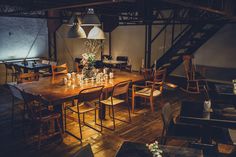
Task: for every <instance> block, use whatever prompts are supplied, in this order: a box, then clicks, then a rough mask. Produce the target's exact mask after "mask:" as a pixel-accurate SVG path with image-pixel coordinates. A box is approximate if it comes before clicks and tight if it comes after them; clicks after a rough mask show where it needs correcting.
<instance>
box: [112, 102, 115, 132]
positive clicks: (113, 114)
mask: <svg viewBox="0 0 236 157" xmlns="http://www.w3.org/2000/svg"><path fill="white" fill-rule="evenodd" d="M111 109H112V121H113V130H115V128H116V124H115V113H114V106H113V105H112V106H111Z"/></svg>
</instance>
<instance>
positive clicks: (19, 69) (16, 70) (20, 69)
mask: <svg viewBox="0 0 236 157" xmlns="http://www.w3.org/2000/svg"><path fill="white" fill-rule="evenodd" d="M13 66H14V69H15V72H16V73H18V74H20V73H23V70H22V68H21V67H19V66H18V65H13Z"/></svg>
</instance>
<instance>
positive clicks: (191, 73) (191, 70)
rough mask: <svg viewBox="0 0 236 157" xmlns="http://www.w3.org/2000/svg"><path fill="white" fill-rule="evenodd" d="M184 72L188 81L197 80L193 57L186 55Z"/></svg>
mask: <svg viewBox="0 0 236 157" xmlns="http://www.w3.org/2000/svg"><path fill="white" fill-rule="evenodd" d="M183 64H184V71H185V75H186V78H187V80H195V71H196V69H195V65H194V63H193V56H191V55H185V56H183Z"/></svg>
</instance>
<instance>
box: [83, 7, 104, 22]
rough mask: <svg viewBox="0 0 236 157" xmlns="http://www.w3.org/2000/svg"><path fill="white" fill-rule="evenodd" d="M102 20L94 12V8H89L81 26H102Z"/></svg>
mask: <svg viewBox="0 0 236 157" xmlns="http://www.w3.org/2000/svg"><path fill="white" fill-rule="evenodd" d="M100 25H101V22H100V20H99V18H98V16H97V15H96V14H94V10H93V8H89V9H88V11H87V14H86V15H85V16H84V18H83V20H82V24H81V26H100Z"/></svg>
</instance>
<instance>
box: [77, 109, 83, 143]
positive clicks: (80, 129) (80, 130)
mask: <svg viewBox="0 0 236 157" xmlns="http://www.w3.org/2000/svg"><path fill="white" fill-rule="evenodd" d="M78 122H79V132H80V137H81V141H82V139H83V135H82V128H81V120H80V114H79V113H78Z"/></svg>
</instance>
